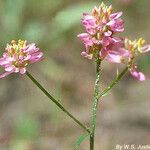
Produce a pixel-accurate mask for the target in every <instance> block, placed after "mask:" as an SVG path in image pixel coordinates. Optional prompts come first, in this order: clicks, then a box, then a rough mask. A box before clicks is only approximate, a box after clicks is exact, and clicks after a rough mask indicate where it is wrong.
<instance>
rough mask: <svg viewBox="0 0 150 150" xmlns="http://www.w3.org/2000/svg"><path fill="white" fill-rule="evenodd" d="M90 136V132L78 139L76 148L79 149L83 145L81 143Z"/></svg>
mask: <svg viewBox="0 0 150 150" xmlns="http://www.w3.org/2000/svg"><path fill="white" fill-rule="evenodd" d="M88 136H89V134H82V135H80V137H79V138H78V139H77V141H76V146H75V147H76V149H78V148H79V147H80V145H81V143H82V142H83V141H84V140H85V139H86V138H87V137H88Z"/></svg>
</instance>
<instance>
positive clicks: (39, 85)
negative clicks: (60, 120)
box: [26, 71, 90, 133]
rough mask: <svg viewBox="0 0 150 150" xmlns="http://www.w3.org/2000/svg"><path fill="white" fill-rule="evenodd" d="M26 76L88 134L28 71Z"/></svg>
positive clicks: (83, 126) (85, 128) (86, 129)
mask: <svg viewBox="0 0 150 150" xmlns="http://www.w3.org/2000/svg"><path fill="white" fill-rule="evenodd" d="M26 75H27V76H28V77H29V78H30V79H31V80H32V82H33V83H34V84H35V85H36V86H37V87H38V88H39V89H40V90H41V91H42V92H43V93H44V94H45V95H46V96H47V97H48V98H49V99H50V100H52V102H54V103H55V104H56V105H57V106H58V107H59V108H60V109H61V110H62V111H63V112H64V113H66V114H67V115H68V116H69V117H70V118H71V119H72V120H74V121H75V122H76V123H77V124H78V125H79V126H80V127H81V128H83V129H84V130H85V131H87V132H88V133H90V129H88V128H87V127H86V126H85V125H83V124H82V123H81V122H80V121H79V120H78V119H76V118H75V117H74V116H73V115H72V114H71V113H70V112H69V111H68V110H67V109H66V108H64V106H62V105H61V104H60V103H59V102H58V101H57V100H56V99H55V98H54V97H53V96H52V95H51V94H50V93H49V92H48V91H47V90H46V89H45V88H44V87H43V86H42V85H41V84H40V83H39V82H38V81H37V80H36V79H35V78H34V77H33V76H32V75H31V74H30V73H29V72H28V71H27V72H26Z"/></svg>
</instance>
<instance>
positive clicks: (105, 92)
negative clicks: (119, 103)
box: [98, 66, 129, 99]
mask: <svg viewBox="0 0 150 150" xmlns="http://www.w3.org/2000/svg"><path fill="white" fill-rule="evenodd" d="M128 68H129V66H128V67H126V68H125V69H124V70H123V71H122V72H121V73H120V74H119V75H118V76H117V77H116V78H115V79H114V80H113V81H112V82H111V83H110V85H109V86H108V87H107V88H106V89H104V90H103V91H102V93H101V94H99V95H98V99H100V98H101V97H102V96H104V95H105V94H107V93H108V92H109V91H110V90H111V89H112V88H113V87H114V86H115V85H116V84H117V83H118V82H119V81H120V80H121V79H122V77H123V76H124V75H125V74H126V73H127V71H128Z"/></svg>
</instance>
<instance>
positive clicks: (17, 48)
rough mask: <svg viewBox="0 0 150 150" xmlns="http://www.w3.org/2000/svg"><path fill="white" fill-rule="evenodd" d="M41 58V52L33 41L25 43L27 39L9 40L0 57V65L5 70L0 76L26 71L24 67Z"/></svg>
mask: <svg viewBox="0 0 150 150" xmlns="http://www.w3.org/2000/svg"><path fill="white" fill-rule="evenodd" d="M42 58H43V53H42V52H41V51H40V49H39V48H37V47H36V46H35V44H34V43H32V44H27V41H24V40H18V41H14V40H12V41H11V44H7V46H6V48H5V52H4V53H3V56H2V57H1V58H0V66H2V67H3V68H4V70H5V72H4V73H2V74H0V78H3V77H5V76H8V75H9V74H11V73H18V72H20V73H21V74H25V73H26V67H27V65H28V64H30V63H35V62H38V61H40V60H41V59H42Z"/></svg>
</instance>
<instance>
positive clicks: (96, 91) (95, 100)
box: [90, 57, 101, 150]
mask: <svg viewBox="0 0 150 150" xmlns="http://www.w3.org/2000/svg"><path fill="white" fill-rule="evenodd" d="M100 67H101V59H100V58H99V57H97V59H96V81H95V89H94V96H93V108H92V127H91V134H90V150H94V138H95V128H96V116H97V106H98V95H99V90H100V71H101V68H100Z"/></svg>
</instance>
